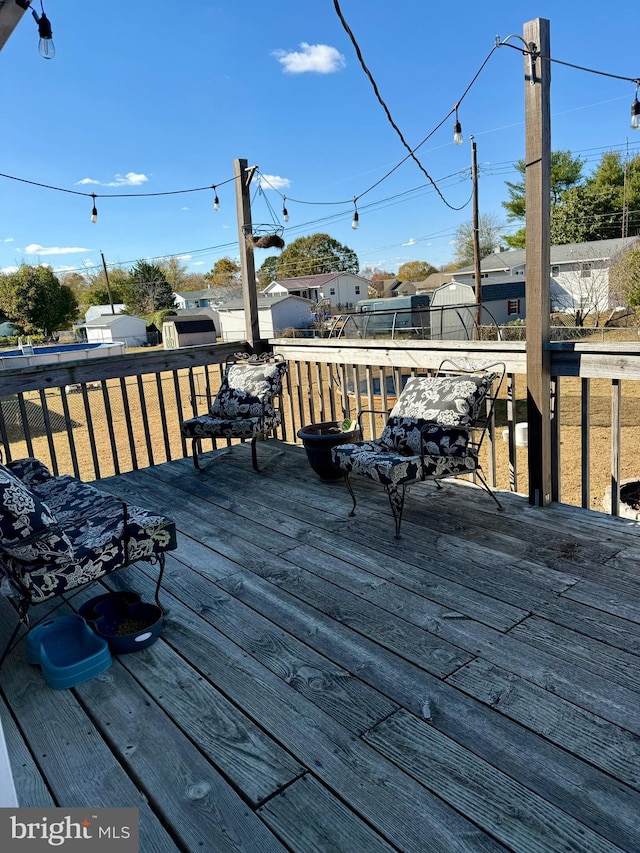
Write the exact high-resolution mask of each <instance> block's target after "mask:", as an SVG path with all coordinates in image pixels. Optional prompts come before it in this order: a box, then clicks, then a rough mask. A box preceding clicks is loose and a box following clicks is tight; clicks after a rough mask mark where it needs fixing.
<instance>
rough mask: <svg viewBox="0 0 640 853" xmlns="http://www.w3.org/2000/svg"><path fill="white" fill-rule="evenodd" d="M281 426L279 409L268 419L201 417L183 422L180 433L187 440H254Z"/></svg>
mask: <svg viewBox="0 0 640 853" xmlns="http://www.w3.org/2000/svg"><path fill="white" fill-rule="evenodd" d="M278 426H280V412H279V411H278V410H277V409H274V410H273V413H272V414H271V415H269V416H266V417H247V418H244V417H242V418H234V419H229V418H216V417H213V415H199V416H198V417H195V418H189V419H188V420H186V421H183V422H182V425H181V427H180V431H181V433H182V435H183V436H184V437H185V438H253V437H254V436H256V435H260V434H261V433H263V432H268V431H269V430H271V429H275V428H276V427H278Z"/></svg>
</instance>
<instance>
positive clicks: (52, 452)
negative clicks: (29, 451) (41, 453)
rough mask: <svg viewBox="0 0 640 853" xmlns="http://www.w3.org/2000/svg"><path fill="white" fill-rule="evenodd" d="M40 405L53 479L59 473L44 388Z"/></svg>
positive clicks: (41, 390) (41, 392) (41, 391)
mask: <svg viewBox="0 0 640 853" xmlns="http://www.w3.org/2000/svg"><path fill="white" fill-rule="evenodd" d="M40 405H41V406H42V417H43V418H44V429H45V432H46V434H47V445H48V446H49V459H50V460H51V472H52V473H53V475H54V477H57V476H58V474H59V473H60V472H59V470H58V459H57V457H56V446H55V442H54V440H53V430H52V429H51V418H50V417H49V407H48V405H47V393H46V391H45V389H44V388H41V389H40Z"/></svg>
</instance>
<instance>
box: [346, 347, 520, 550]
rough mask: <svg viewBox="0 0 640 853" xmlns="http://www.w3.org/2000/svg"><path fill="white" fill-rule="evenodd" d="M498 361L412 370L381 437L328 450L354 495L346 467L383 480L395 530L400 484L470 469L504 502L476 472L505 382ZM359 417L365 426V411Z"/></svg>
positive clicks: (399, 520)
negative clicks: (432, 372) (428, 372)
mask: <svg viewBox="0 0 640 853" xmlns="http://www.w3.org/2000/svg"><path fill="white" fill-rule="evenodd" d="M504 374H505V365H504V364H503V363H502V362H484V363H479V362H474V363H471V362H464V363H457V362H454V361H451V360H450V359H446V360H445V361H443V362H442V363H441V364H440V367H439V368H438V372H437V374H436V376H410V377H409V379H408V380H407V383H406V385H405V387H404V389H403V390H402V393H401V394H400V396H399V397H398V400H397V402H396V404H395V406H394V407H393V409H392V410H391V412H390V413H389V414H388V420H387V422H386V425H385V427H384V430H383V432H382V435H381V436H380V438H377V439H373V440H371V441H359V442H355V443H353V444H342V445H340V446H338V447H335V448H334V449H333V451H332V456H333V461H334V463H335V465H337V466H338V467H339V468H340V469H341V470H342V471H344V479H345V483H346V486H347V489H348V490H349V494H350V495H351V499H352V500H353V507H352V509H351V512H350V513H349V515H350V516H353V515H355V508H356V497H355V494H354V491H353V485H352V482H351V474H359V475H361V476H363V477H367V478H368V479H369V480H373V481H374V482H377V483H380V484H381V485H383V486H384V488H385V490H386V492H387V495H388V497H389V503H390V505H391V512H392V513H393V518H394V521H395V535H396V538H398V537H399V536H400V526H401V524H402V512H403V509H404V497H405V487H406V486H407V485H410V484H411V483H415V482H418V481H421V480H427V479H431V480H435V482H436V485H437V486H438V487H440V483H439V480H441V479H443V478H445V477H458V476H460V475H461V474H474V475H475V476H476V477H477V478H478V480H479V481H480V483H481V485H482V487H483V488H484V489H485V491H486V492H487V493H488V494H489V495H490V496H491V498H493V500H494V501H495V503H496V504H497V506H498V509H502V505H501V504H500V501H499V500H498V498H497V497H496V496H495V494H494V493H493V491H492V490H491V489H490V488H489V486H488V485H487V482H486V480H485V478H484V476H483V474H482V472H481V467H480V461H479V453H480V448H481V446H482V443H483V441H484V437H485V434H486V432H487V429H488V428H489V425H490V424H491V423H492V418H493V410H494V405H495V399H496V396H497V394H498V392H499V390H500V386H501V385H502V381H503V379H504ZM368 413H369V414H385V413H384V412H367V411H363V412H361V413H360V415H359V417H358V423H359V425H360V428H361V429H362V416H363V415H365V414H368Z"/></svg>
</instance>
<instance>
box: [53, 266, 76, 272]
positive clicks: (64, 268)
mask: <svg viewBox="0 0 640 853" xmlns="http://www.w3.org/2000/svg"><path fill="white" fill-rule="evenodd" d="M74 269H75V267H54V268H53V271H54V272H72V271H73V270H74Z"/></svg>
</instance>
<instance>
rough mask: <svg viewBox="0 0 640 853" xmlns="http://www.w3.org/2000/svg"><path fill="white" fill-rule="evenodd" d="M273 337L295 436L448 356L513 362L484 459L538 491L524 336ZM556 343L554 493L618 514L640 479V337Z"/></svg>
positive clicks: (503, 481)
mask: <svg viewBox="0 0 640 853" xmlns="http://www.w3.org/2000/svg"><path fill="white" fill-rule="evenodd" d="M271 343H272V345H273V346H274V348H275V349H276V350H277V351H278V352H280V353H281V354H282V355H283V356H284V357H285V358H286V359H287V360H288V361H289V363H290V370H289V380H290V382H289V388H288V401H287V405H288V411H289V419H290V421H291V427H292V430H293V434H295V431H296V429H297V428H298V427H299V426H301V425H303V422H305V423H308V422H310V421H311V422H313V421H319V420H334V419H341V418H342V417H353V416H357V414H358V412H359V411H360V410H362V409H374V408H378V409H383V410H386V409H388V408H389V407H390V405H392V403H393V397H395V396H396V394H397V392H398V391H399V389H400V388H401V387H402V376H403V375H405V376H406V375H409V374H410V373H414V372H424V371H433V370H436V369H437V367H438V365H439V364H440V362H441V361H442V360H443V359H445V358H452V359H454V360H455V359H456V358H470V359H481V360H497V361H503V362H504V363H505V365H506V369H507V376H506V381H505V385H504V388H503V391H502V395H501V397H502V400H501V402H499V405H498V406H497V407H496V416H495V427H494V429H493V430H492V431H491V432H490V440H489V442H488V443H487V447H486V451H485V452H486V458H485V459H484V460H483V463H484V467H485V470H486V473H487V476H488V479H489V481H490V483H491V484H492V485H496V486H497V487H498V488H508V489H511V490H512V491H517V492H521V493H523V494H527V493H528V475H527V469H528V455H527V453H528V451H527V447H526V446H525V445H523V444H521V443H519V442H518V441H517V439H518V438H519V437H520V436H525V435H526V432H525V431H524V429H522V428H517V425H518V424H524V423H526V421H527V381H526V344H525V343H524V342H505V341H501V342H490V341H480V342H477V341H441V342H435V341H396V340H380V339H375V340H367V341H348V340H339V341H334V340H318V339H316V340H304V339H302V340H300V339H280V340H277V341H272V342H271ZM550 350H551V375H552V377H553V378H552V385H551V391H552V393H551V411H550V412H549V418H550V419H551V423H552V448H551V451H552V485H553V488H552V498H553V500H555V501H560V500H563V501H564V502H566V503H571V504H574V505H576V506H582V507H585V508H592V509H599V510H602V509H607V510H609V511H610V512H611V513H612V514H614V515H617V514H618V512H619V507H620V484H621V482H623V481H624V479H633V478H636V477H640V459H639V458H638V442H639V439H640V382H638V380H640V344H636V343H624V342H607V343H594V342H592V341H589V342H579V343H574V342H558V343H552V344H550ZM623 387H624V391H625V393H624V395H623ZM374 430H375V427H374ZM608 493H610V494H611V497H610V498H609V497H608Z"/></svg>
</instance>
